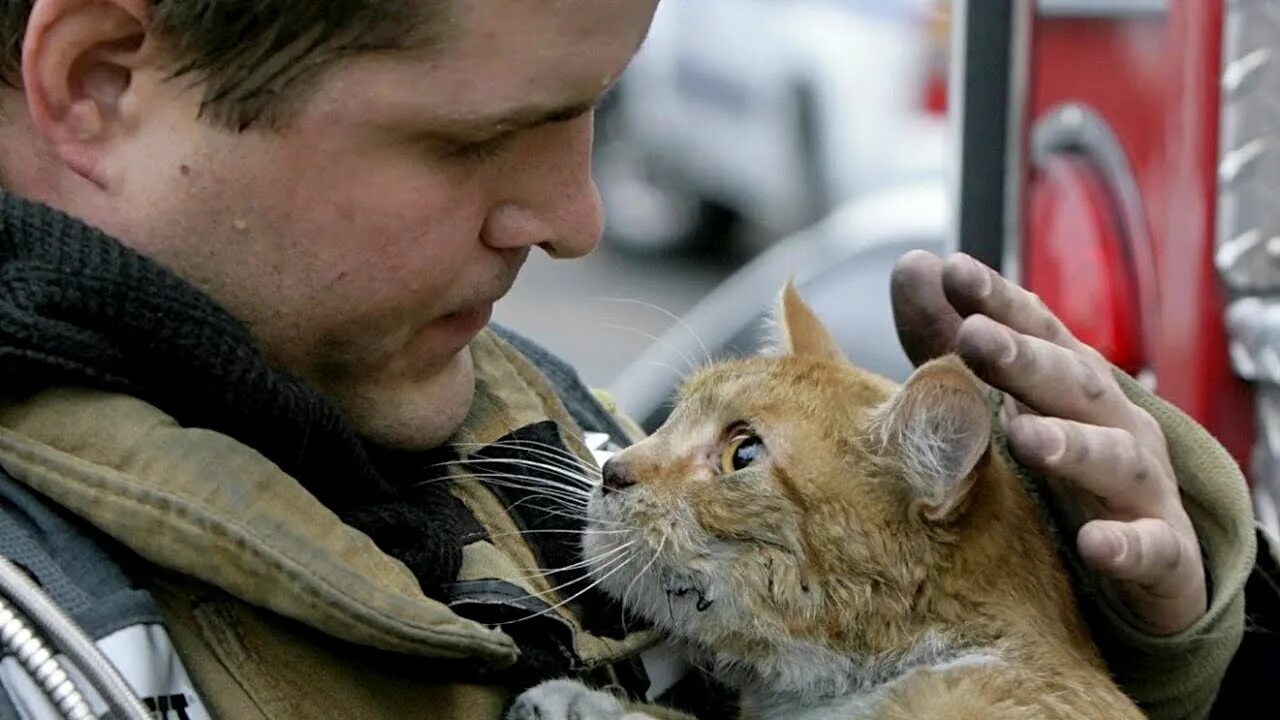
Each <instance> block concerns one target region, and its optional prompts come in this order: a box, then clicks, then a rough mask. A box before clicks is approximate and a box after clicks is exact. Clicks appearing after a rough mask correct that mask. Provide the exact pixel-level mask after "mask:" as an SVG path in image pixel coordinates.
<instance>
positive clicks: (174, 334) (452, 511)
mask: <svg viewBox="0 0 1280 720" xmlns="http://www.w3.org/2000/svg"><path fill="white" fill-rule="evenodd" d="M0 378H4V384H3V388H0V389H3V391H4V392H6V393H7V394H14V393H28V392H35V391H38V390H41V389H44V388H46V387H51V386H55V385H78V386H83V387H88V388H93V389H99V390H109V391H114V392H121V393H127V394H129V395H132V396H134V397H137V398H139V399H141V400H144V401H146V402H148V403H150V404H152V405H155V406H156V407H158V408H160V409H161V410H163V411H164V412H166V413H168V414H170V415H171V416H173V417H174V418H175V419H177V421H178V422H180V423H181V424H182V425H184V426H188V427H202V428H207V429H211V430H215V431H218V432H221V433H223V434H226V435H229V436H231V437H233V438H235V439H236V440H238V441H240V442H242V443H244V444H245V445H247V446H249V447H251V448H253V449H254V450H256V451H258V452H259V453H261V454H262V455H264V456H266V457H267V458H268V459H269V460H271V461H273V462H274V463H275V464H276V465H278V466H279V467H280V468H281V469H282V470H284V471H285V472H286V473H288V474H289V475H291V476H293V477H294V478H297V479H298V481H299V482H300V483H301V484H302V485H303V486H304V487H305V488H306V489H307V490H308V491H309V492H311V493H312V494H313V495H315V497H316V498H317V499H319V500H320V502H322V503H323V504H324V505H326V506H327V507H329V508H330V509H331V510H333V511H334V512H335V513H336V514H337V515H338V516H339V517H340V518H341V519H342V520H343V522H345V523H347V524H349V525H351V526H352V527H355V528H357V529H359V530H361V531H363V532H365V533H366V534H368V535H369V536H370V537H371V538H372V539H373V540H374V542H375V543H377V544H378V545H379V547H381V548H382V550H383V551H384V552H387V553H388V554H390V555H392V556H393V557H396V558H397V559H400V560H401V561H403V562H404V563H405V564H406V565H407V566H409V568H410V570H412V571H413V573H414V575H415V576H416V577H417V579H418V581H419V583H420V584H421V586H422V589H423V591H424V592H426V593H427V595H428V596H431V597H437V598H440V597H443V596H445V595H446V594H447V585H448V583H450V582H452V581H453V580H454V578H455V577H456V575H457V572H458V568H459V566H460V564H461V547H460V541H459V540H458V537H459V535H460V533H459V531H458V527H459V523H461V522H462V518H463V517H464V516H465V515H466V511H465V509H464V508H462V507H461V505H460V503H458V501H457V500H456V499H455V498H454V497H453V496H452V495H450V494H449V492H448V491H447V488H446V487H445V486H444V484H443V483H420V482H415V483H413V484H412V487H413V489H412V490H408V489H404V487H400V486H398V485H397V483H395V482H394V480H395V478H394V477H392V475H394V473H391V474H389V473H388V472H386V471H385V469H386V468H392V467H394V468H401V469H403V468H405V467H414V468H415V469H416V470H418V471H419V472H420V471H421V469H422V468H425V467H428V466H431V465H435V464H438V462H435V461H438V458H420V459H414V460H413V461H411V462H410V461H406V459H405V458H403V457H402V456H401V457H397V458H396V460H395V462H387V463H378V462H375V461H374V459H373V455H374V453H371V450H370V448H369V447H368V446H366V444H365V443H364V442H362V440H361V439H360V438H359V437H358V436H357V434H356V433H355V432H354V430H353V429H352V428H351V426H350V425H349V424H348V423H347V422H346V420H345V419H344V417H343V416H342V415H341V413H340V412H339V411H338V410H337V408H336V407H335V406H334V405H332V404H331V403H330V402H328V401H327V400H326V399H325V398H323V397H321V396H320V395H319V394H318V393H317V392H315V391H314V390H312V389H311V388H310V387H309V386H307V385H306V384H305V383H303V382H302V381H301V380H299V379H298V378H296V377H293V376H291V375H289V374H288V373H286V372H283V371H281V370H279V369H277V368H274V367H272V366H271V365H269V364H268V363H267V362H266V360H265V359H264V357H263V355H262V353H261V352H260V350H259V348H258V347H257V346H256V344H255V342H254V339H253V337H252V335H251V334H250V333H249V332H248V330H247V329H246V328H245V326H244V325H243V324H242V323H240V322H239V321H237V320H236V319H235V318H234V317H232V316H231V315H230V314H229V313H227V312H226V311H225V310H223V309H222V308H221V307H219V306H218V305H217V304H215V303H214V302H213V301H212V300H211V299H209V298H208V297H207V296H205V295H204V294H202V293H201V292H199V291H198V290H197V289H196V288H194V287H193V286H191V285H190V284H188V283H186V282H185V281H183V280H182V279H180V278H178V277H177V276H175V275H173V274H172V273H170V272H168V271H166V270H165V269H164V268H162V267H160V266H159V265H157V264H156V263H154V262H152V261H150V260H149V259H147V258H145V257H143V256H142V255H140V254H138V253H136V252H134V251H132V250H130V249H129V248H127V247H125V246H124V245H122V244H121V243H119V242H118V241H116V240H114V239H112V238H111V237H109V236H107V235H106V234H104V233H102V232H100V231H98V230H95V229H94V228H91V227H90V226H88V225H86V224H84V223H82V222H79V221H77V220H75V219H73V218H71V217H69V216H67V215H65V214H63V213H61V212H58V211H56V210H53V209H51V208H48V207H46V206H43V205H40V204H37V203H33V202H30V201H27V200H24V199H22V198H19V197H17V196H14V195H11V194H8V193H4V192H0ZM376 454H377V455H378V456H379V457H380V458H381V456H383V455H387V456H388V457H389V456H390V455H391V454H389V453H376ZM415 480H421V476H420V475H418V476H416V477H415ZM405 487H408V484H405Z"/></svg>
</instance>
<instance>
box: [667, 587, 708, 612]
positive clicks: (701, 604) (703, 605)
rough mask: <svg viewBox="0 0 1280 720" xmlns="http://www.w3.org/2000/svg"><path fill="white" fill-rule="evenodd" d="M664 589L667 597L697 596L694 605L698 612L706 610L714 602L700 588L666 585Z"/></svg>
mask: <svg viewBox="0 0 1280 720" xmlns="http://www.w3.org/2000/svg"><path fill="white" fill-rule="evenodd" d="M664 589H665V590H666V591H667V597H669V598H678V599H683V598H686V597H688V596H690V595H696V596H698V602H697V603H696V604H695V605H694V607H695V608H697V610H698V612H706V611H707V610H709V609H710V608H711V606H712V605H713V604H714V603H715V600H713V599H711V598H709V597H707V594H706V592H705V591H703V590H702V589H701V588H697V587H691V586H688V585H666V586H665V587H664Z"/></svg>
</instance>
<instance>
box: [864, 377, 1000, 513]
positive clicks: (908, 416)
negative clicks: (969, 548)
mask: <svg viewBox="0 0 1280 720" xmlns="http://www.w3.org/2000/svg"><path fill="white" fill-rule="evenodd" d="M991 422H992V420H991V409H990V406H989V405H988V403H987V399H986V397H985V395H984V393H983V390H982V386H981V384H980V383H979V381H978V379H977V378H976V377H974V375H973V373H971V372H969V369H968V368H966V367H965V366H964V363H963V362H962V361H961V360H960V359H959V358H957V357H955V356H954V355H953V356H948V357H945V358H942V359H939V360H933V361H931V362H928V363H926V364H924V365H922V366H920V368H919V369H918V370H916V372H915V373H914V374H913V375H912V376H911V378H910V379H909V380H907V382H906V384H905V385H903V386H902V388H901V389H900V390H899V391H898V393H897V394H896V395H894V397H893V398H891V399H890V400H889V401H888V402H887V403H886V404H885V405H884V406H882V407H881V408H880V409H879V410H878V414H877V418H876V423H875V426H876V427H875V430H876V434H877V436H878V437H877V438H876V439H877V440H878V441H879V443H880V446H881V452H882V453H884V456H885V457H886V459H888V460H889V461H890V462H892V463H894V464H896V465H898V466H899V467H900V468H901V469H902V471H903V474H904V475H905V477H906V479H907V481H908V482H909V483H910V484H911V486H912V489H913V490H914V491H915V493H916V498H917V503H918V506H919V507H920V509H921V510H922V512H923V513H924V515H925V517H927V518H929V519H930V520H935V521H944V520H947V519H948V518H951V517H953V516H954V515H955V514H956V512H957V511H958V510H959V509H960V508H961V507H962V505H963V503H964V500H965V497H966V496H967V495H968V493H969V490H970V489H971V488H972V487H973V483H974V480H975V478H976V477H977V472H976V468H977V466H978V463H979V462H980V461H982V459H983V456H984V455H985V454H986V453H987V451H988V449H989V448H990V446H991Z"/></svg>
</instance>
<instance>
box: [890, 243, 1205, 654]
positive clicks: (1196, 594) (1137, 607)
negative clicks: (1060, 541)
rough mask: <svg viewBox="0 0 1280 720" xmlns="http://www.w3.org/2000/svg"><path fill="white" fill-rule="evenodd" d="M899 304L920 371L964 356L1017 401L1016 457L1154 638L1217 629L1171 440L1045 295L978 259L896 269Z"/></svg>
mask: <svg viewBox="0 0 1280 720" xmlns="http://www.w3.org/2000/svg"><path fill="white" fill-rule="evenodd" d="M892 295H893V309H894V319H895V322H896V324H897V328H898V336H899V338H900V339H901V341H902V346H903V348H904V349H905V350H906V352H907V355H908V356H909V357H910V358H911V360H912V362H914V363H916V364H917V365H919V364H920V363H922V362H924V361H926V360H928V359H930V358H933V357H936V356H938V355H942V354H945V353H948V352H957V353H959V354H960V356H961V357H962V358H964V360H965V362H966V363H968V365H969V366H970V367H971V368H972V369H973V371H974V372H975V373H977V375H978V376H979V377H981V378H982V379H983V380H984V381H986V382H987V383H988V384H990V385H991V386H992V387H995V388H997V389H999V390H1002V391H1004V392H1005V393H1007V396H1008V397H1007V399H1006V404H1005V407H1004V408H1003V416H1004V419H1005V423H1006V426H1007V428H1008V431H1009V448H1010V451H1011V452H1012V453H1013V454H1014V456H1015V457H1016V458H1017V459H1018V461H1019V462H1021V463H1023V464H1024V465H1026V466H1027V467H1029V468H1031V469H1033V470H1035V471H1037V472H1039V473H1041V474H1042V475H1044V476H1045V477H1046V478H1047V479H1048V480H1049V482H1050V484H1051V485H1052V486H1053V490H1054V492H1055V496H1056V497H1057V498H1058V499H1059V502H1062V503H1063V505H1064V509H1066V511H1067V512H1068V513H1070V514H1072V515H1073V516H1075V518H1076V519H1077V520H1078V521H1079V522H1080V523H1082V525H1081V527H1080V532H1079V535H1077V538H1076V543H1077V546H1078V548H1079V551H1080V555H1081V557H1083V558H1084V560H1085V562H1086V563H1088V564H1090V565H1091V566H1093V567H1095V568H1097V569H1098V570H1100V571H1102V572H1103V573H1104V574H1105V575H1107V576H1108V577H1110V578H1111V580H1112V582H1113V583H1114V586H1115V589H1116V591H1117V595H1118V597H1119V598H1120V600H1121V602H1123V603H1124V604H1125V606H1126V607H1127V608H1128V610H1129V611H1130V613H1131V614H1132V615H1133V616H1134V617H1135V619H1136V620H1138V621H1139V622H1140V623H1141V624H1142V629H1144V630H1146V631H1148V632H1150V633H1153V634H1157V635H1170V634H1174V633H1177V632H1179V631H1181V630H1184V629H1186V628H1187V627H1190V626H1191V625H1192V624H1193V623H1194V622H1195V621H1196V620H1198V619H1199V618H1200V617H1201V616H1203V615H1204V613H1205V611H1206V609H1207V603H1208V600H1207V598H1206V592H1205V573H1204V567H1203V562H1202V560H1201V555H1200V547H1199V543H1198V542H1197V540H1196V533H1195V529H1194V528H1193V527H1192V525H1191V519H1190V518H1189V517H1188V516H1187V512H1186V510H1185V508H1183V506H1182V499H1181V496H1180V495H1179V492H1178V486H1177V480H1176V478H1175V476H1174V474H1173V468H1172V465H1171V464H1170V461H1169V452H1168V449H1167V447H1166V445H1165V438H1164V433H1163V432H1162V431H1161V430H1160V426H1159V425H1158V424H1157V423H1156V421H1155V420H1154V419H1153V418H1152V417H1151V415H1150V414H1148V413H1147V412H1146V411H1145V410H1143V409H1142V408H1140V407H1138V406H1137V405H1135V404H1134V403H1132V402H1130V401H1129V399H1128V398H1127V397H1126V396H1125V394H1124V392H1123V391H1121V389H1120V386H1119V384H1118V383H1117V382H1116V380H1115V378H1114V377H1113V376H1112V374H1111V365H1110V364H1109V363H1108V362H1107V361H1106V360H1105V359H1104V358H1103V357H1102V355H1101V354H1100V353H1098V352H1097V351H1095V350H1094V349H1093V348H1090V347H1089V346H1087V345H1085V344H1083V343H1081V342H1080V341H1079V340H1077V339H1076V338H1075V337H1073V336H1072V335H1071V333H1070V332H1069V331H1068V330H1067V328H1066V326H1064V325H1063V324H1062V322H1061V321H1060V320H1058V318H1057V317H1055V316H1054V315H1053V313H1052V312H1050V311H1049V309H1048V308H1047V307H1045V305H1044V303H1043V302H1041V301H1040V299H1039V298H1038V297H1036V296H1035V295H1034V294H1032V293H1030V292H1028V291H1027V290H1025V289H1023V288H1020V287H1018V286H1016V285H1014V284H1012V283H1010V282H1008V281H1007V280H1005V279H1004V278H1002V277H1000V275H998V274H997V273H996V272H995V271H993V270H991V269H990V268H988V267H986V266H985V265H983V264H981V263H979V262H978V261H976V260H974V259H973V258H971V257H969V256H967V255H961V254H957V255H953V256H951V257H950V258H948V259H947V260H946V261H943V260H941V259H939V258H938V257H936V256H934V255H932V254H930V253H927V252H923V251H915V252H911V253H908V254H907V255H905V256H904V257H903V258H902V259H901V260H899V261H898V264H897V267H895V268H894V272H893V280H892Z"/></svg>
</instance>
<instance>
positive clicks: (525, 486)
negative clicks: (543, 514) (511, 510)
mask: <svg viewBox="0 0 1280 720" xmlns="http://www.w3.org/2000/svg"><path fill="white" fill-rule="evenodd" d="M471 477H472V478H474V479H477V480H484V481H488V482H487V484H489V485H493V486H494V487H503V488H510V489H512V490H525V491H529V492H539V493H544V494H547V495H554V496H556V497H558V498H561V499H563V500H564V501H565V502H566V503H569V504H572V505H574V506H575V507H578V506H580V507H583V508H585V507H586V506H587V503H588V502H589V501H590V500H591V493H589V492H586V491H584V490H580V489H578V488H566V487H564V486H561V485H553V484H551V483H548V482H547V481H546V480H544V479H542V478H535V477H530V476H527V475H507V474H503V473H472V475H471ZM451 479H452V480H454V481H455V482H456V481H457V480H459V479H460V478H451ZM521 481H523V482H521ZM436 482H444V479H443V478H437V479H432V480H424V481H422V482H419V483H416V484H415V487H421V486H423V485H429V484H432V483H436Z"/></svg>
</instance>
